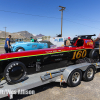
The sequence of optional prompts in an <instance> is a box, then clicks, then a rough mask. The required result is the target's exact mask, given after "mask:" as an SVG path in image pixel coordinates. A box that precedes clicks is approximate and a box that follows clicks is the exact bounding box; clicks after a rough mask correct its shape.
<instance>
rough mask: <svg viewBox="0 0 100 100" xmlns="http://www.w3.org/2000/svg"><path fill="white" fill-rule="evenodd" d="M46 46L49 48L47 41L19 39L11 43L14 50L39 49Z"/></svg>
mask: <svg viewBox="0 0 100 100" xmlns="http://www.w3.org/2000/svg"><path fill="white" fill-rule="evenodd" d="M44 48H48V44H47V43H39V42H24V41H17V42H15V43H14V44H12V45H11V51H12V52H21V51H28V50H37V49H44Z"/></svg>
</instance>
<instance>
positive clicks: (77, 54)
mask: <svg viewBox="0 0 100 100" xmlns="http://www.w3.org/2000/svg"><path fill="white" fill-rule="evenodd" d="M86 54H87V51H86V50H83V51H78V52H77V51H75V52H74V53H73V58H72V60H73V59H75V58H76V59H79V58H81V57H82V58H84V57H85V56H86Z"/></svg>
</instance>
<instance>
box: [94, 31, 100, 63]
mask: <svg viewBox="0 0 100 100" xmlns="http://www.w3.org/2000/svg"><path fill="white" fill-rule="evenodd" d="M96 41H98V42H99V62H100V33H99V35H98V37H97V39H96V40H95V41H94V42H96Z"/></svg>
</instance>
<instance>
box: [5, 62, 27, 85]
mask: <svg viewBox="0 0 100 100" xmlns="http://www.w3.org/2000/svg"><path fill="white" fill-rule="evenodd" d="M26 75H27V69H26V66H25V65H24V64H23V63H22V62H19V61H14V62H11V63H10V64H8V65H7V66H6V68H5V70H4V77H5V79H6V81H7V82H8V83H9V84H16V83H18V82H21V81H22V80H24V79H25V78H26Z"/></svg>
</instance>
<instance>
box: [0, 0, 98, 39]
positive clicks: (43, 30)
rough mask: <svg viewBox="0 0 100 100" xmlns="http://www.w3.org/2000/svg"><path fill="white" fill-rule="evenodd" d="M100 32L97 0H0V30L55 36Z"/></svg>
mask: <svg viewBox="0 0 100 100" xmlns="http://www.w3.org/2000/svg"><path fill="white" fill-rule="evenodd" d="M59 6H63V7H66V9H65V10H64V11H63V24H62V36H63V37H71V38H73V37H74V36H75V35H93V34H96V37H97V36H98V35H99V33H100V0H0V30H1V31H5V28H4V27H7V28H6V31H7V32H10V33H13V32H19V31H28V32H30V33H32V34H35V35H38V34H43V35H46V36H51V37H54V36H56V35H57V34H61V11H59V10H60V9H61V8H60V7H59Z"/></svg>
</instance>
